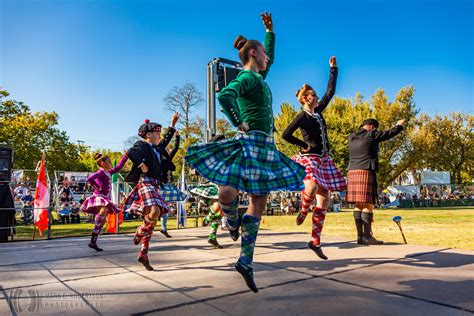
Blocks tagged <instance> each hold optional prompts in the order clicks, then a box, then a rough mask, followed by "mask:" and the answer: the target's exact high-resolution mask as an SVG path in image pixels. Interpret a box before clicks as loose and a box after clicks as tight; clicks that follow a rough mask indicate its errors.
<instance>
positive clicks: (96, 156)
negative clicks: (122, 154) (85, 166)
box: [94, 153, 109, 167]
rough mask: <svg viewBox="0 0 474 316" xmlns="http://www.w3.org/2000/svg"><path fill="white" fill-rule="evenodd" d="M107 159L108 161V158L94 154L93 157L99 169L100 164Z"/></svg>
mask: <svg viewBox="0 0 474 316" xmlns="http://www.w3.org/2000/svg"><path fill="white" fill-rule="evenodd" d="M107 159H109V156H107V155H102V154H101V153H96V154H95V155H94V160H95V162H96V163H97V165H98V166H99V167H100V163H101V162H104V161H106V160H107Z"/></svg>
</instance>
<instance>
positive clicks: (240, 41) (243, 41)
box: [234, 35, 247, 50]
mask: <svg viewBox="0 0 474 316" xmlns="http://www.w3.org/2000/svg"><path fill="white" fill-rule="evenodd" d="M246 43H247V39H246V38H245V37H243V36H242V35H239V36H237V38H236V39H235V41H234V47H235V48H237V49H238V50H241V49H242V47H244V45H245V44H246Z"/></svg>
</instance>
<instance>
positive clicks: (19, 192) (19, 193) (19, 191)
mask: <svg viewBox="0 0 474 316" xmlns="http://www.w3.org/2000/svg"><path fill="white" fill-rule="evenodd" d="M27 191H28V188H27V186H26V184H25V183H24V182H22V183H20V185H19V186H18V187H16V188H15V190H14V191H13V193H14V195H15V198H16V199H17V200H20V199H21V198H22V197H23V196H24V195H25V194H26V192H27Z"/></svg>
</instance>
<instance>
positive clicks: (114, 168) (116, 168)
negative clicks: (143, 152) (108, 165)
mask: <svg viewBox="0 0 474 316" xmlns="http://www.w3.org/2000/svg"><path fill="white" fill-rule="evenodd" d="M127 161H128V156H127V152H125V153H124V154H123V156H122V158H121V159H120V161H119V163H118V164H117V165H116V166H115V167H113V168H112V169H110V170H109V173H110V174H114V173H117V172H119V171H120V170H121V169H122V168H123V166H125V163H126V162H127Z"/></svg>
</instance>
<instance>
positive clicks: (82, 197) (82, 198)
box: [79, 193, 86, 207]
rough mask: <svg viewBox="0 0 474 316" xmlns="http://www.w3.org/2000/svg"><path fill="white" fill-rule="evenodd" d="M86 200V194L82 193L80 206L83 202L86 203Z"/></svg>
mask: <svg viewBox="0 0 474 316" xmlns="http://www.w3.org/2000/svg"><path fill="white" fill-rule="evenodd" d="M85 200H86V194H85V193H82V195H81V198H80V199H79V207H80V206H81V205H82V203H84V201H85Z"/></svg>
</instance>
